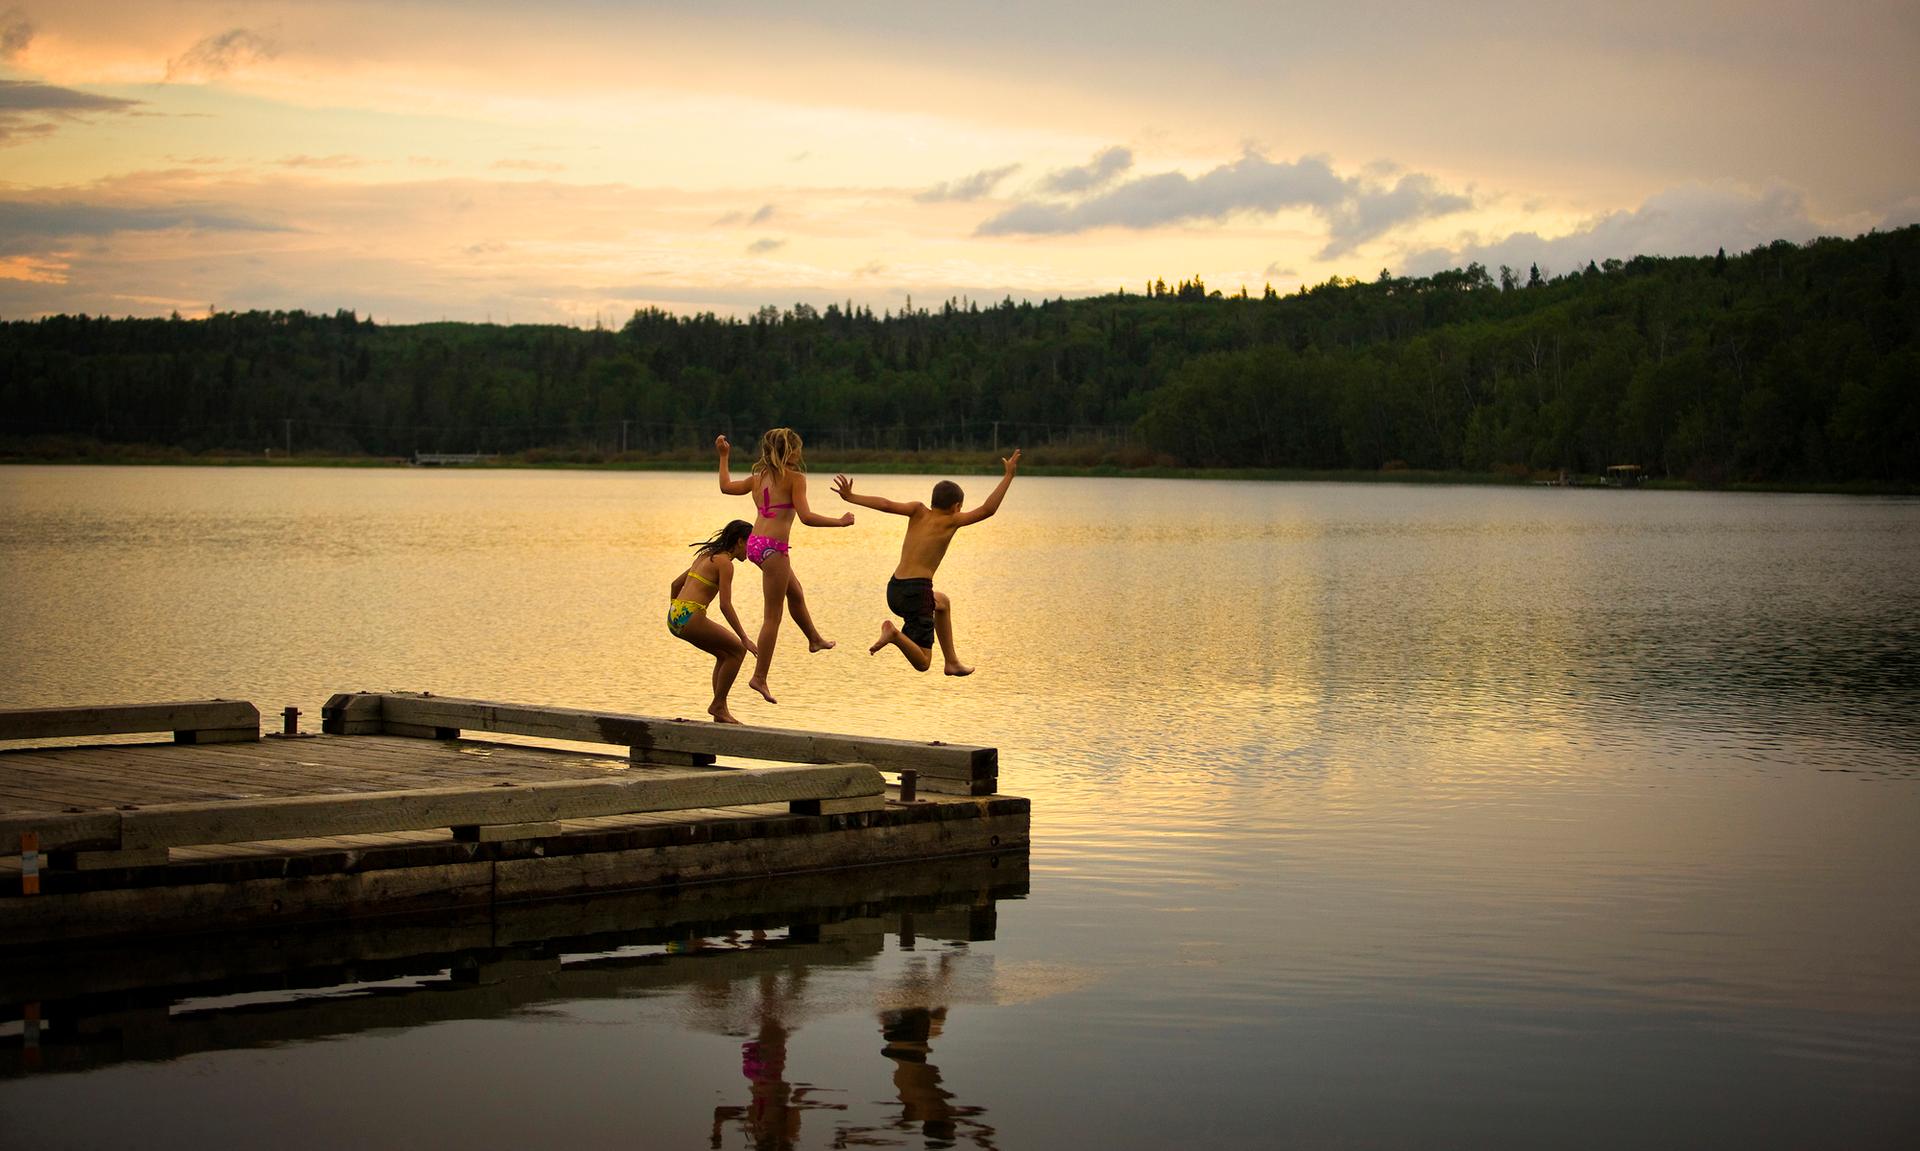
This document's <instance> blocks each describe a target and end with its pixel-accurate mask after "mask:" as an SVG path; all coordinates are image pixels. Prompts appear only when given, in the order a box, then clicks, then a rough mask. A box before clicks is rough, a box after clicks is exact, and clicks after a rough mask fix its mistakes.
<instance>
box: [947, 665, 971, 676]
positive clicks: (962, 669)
mask: <svg viewBox="0 0 1920 1151" xmlns="http://www.w3.org/2000/svg"><path fill="white" fill-rule="evenodd" d="M947 674H948V675H972V674H973V669H972V668H970V667H968V666H967V665H966V664H964V663H950V664H948V665H947Z"/></svg>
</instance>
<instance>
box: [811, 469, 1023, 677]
mask: <svg viewBox="0 0 1920 1151" xmlns="http://www.w3.org/2000/svg"><path fill="white" fill-rule="evenodd" d="M1000 464H1001V466H1002V467H1003V468H1004V469H1005V472H1006V474H1004V475H1002V476H1001V477H1000V483H999V486H997V487H995V488H994V489H993V494H991V495H989V496H988V497H987V499H986V502H985V503H983V504H981V505H980V506H979V507H977V508H974V509H973V510H972V511H961V510H960V504H961V503H962V502H963V501H964V500H965V499H966V495H965V493H963V492H962V491H961V490H960V485H959V484H956V483H954V482H953V481H952V480H941V481H940V482H939V483H937V484H935V485H933V503H932V505H931V506H929V505H927V504H922V503H911V504H903V503H900V502H898V501H895V500H889V499H882V498H881V497H879V496H863V495H855V494H854V491H853V481H852V480H850V479H848V478H847V477H845V476H835V477H833V490H835V491H837V492H839V493H840V498H841V499H843V500H845V501H847V502H848V503H850V504H859V505H860V506H861V507H863V508H872V509H874V510H875V511H881V512H892V513H893V514H894V515H897V516H906V517H907V538H906V539H905V540H903V541H902V542H901V544H900V564H899V566H898V567H896V568H894V569H893V578H892V579H890V580H888V581H887V610H889V611H891V612H893V613H894V614H896V615H898V616H899V617H900V618H901V619H902V620H904V621H905V626H904V627H895V626H894V624H893V621H892V620H887V621H886V622H884V623H882V624H881V625H880V638H879V639H877V640H875V641H874V644H873V646H872V647H870V648H868V649H867V654H869V655H871V654H873V653H874V652H876V651H879V650H880V649H881V648H883V647H886V646H887V645H888V644H892V645H893V646H894V647H897V648H899V649H900V654H901V655H904V656H906V657H907V662H908V663H910V664H912V665H913V667H914V670H915V671H925V670H927V668H929V667H931V666H932V664H933V650H932V649H933V645H934V641H935V639H936V638H937V639H938V640H939V643H940V656H941V659H942V660H943V662H944V663H945V664H946V673H947V674H948V675H972V674H973V669H972V668H970V667H968V666H967V665H965V664H963V663H961V662H960V659H959V657H958V656H956V655H954V652H953V604H952V601H950V600H948V599H947V594H946V593H945V592H937V591H934V590H933V573H934V572H935V571H936V570H937V569H938V568H939V567H940V561H941V560H942V559H943V558H945V556H946V554H947V545H948V544H950V543H952V542H953V533H954V532H957V531H959V530H960V529H961V528H963V527H966V526H967V525H968V524H977V523H979V522H980V521H981V520H984V519H986V518H987V517H988V516H990V515H992V514H993V513H995V512H997V511H999V510H1000V501H1001V500H1003V499H1005V498H1006V495H1007V487H1008V485H1010V484H1012V483H1013V473H1014V471H1015V470H1016V469H1018V468H1019V466H1020V449H1019V448H1015V449H1014V450H1013V454H1012V455H1010V456H1008V457H1007V458H1005V459H1003V460H1001V461H1000Z"/></svg>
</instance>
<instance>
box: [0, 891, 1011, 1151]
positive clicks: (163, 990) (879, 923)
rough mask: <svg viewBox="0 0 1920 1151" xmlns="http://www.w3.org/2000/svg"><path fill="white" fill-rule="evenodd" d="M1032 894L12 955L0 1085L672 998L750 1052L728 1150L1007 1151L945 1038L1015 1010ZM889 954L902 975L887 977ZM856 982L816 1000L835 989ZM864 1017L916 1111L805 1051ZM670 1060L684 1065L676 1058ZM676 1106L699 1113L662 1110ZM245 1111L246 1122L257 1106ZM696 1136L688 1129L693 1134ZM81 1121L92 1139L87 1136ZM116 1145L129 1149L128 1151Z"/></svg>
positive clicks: (739, 894) (621, 907)
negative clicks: (986, 1011) (990, 1010)
mask: <svg viewBox="0 0 1920 1151" xmlns="http://www.w3.org/2000/svg"><path fill="white" fill-rule="evenodd" d="M1026 891H1027V862H1026V858H1025V856H1024V855H1019V854H1008V855H1001V856H997V857H988V858H973V859H960V860H943V861H937V862H933V863H923V864H917V865H912V866H888V867H880V868H869V869H862V870H859V871H854V872H847V873H839V874H834V875H814V876H797V877H789V878H786V879H779V880H764V881H754V882H742V883H728V884H714V885H708V886H702V887H698V888H692V889H685V890H678V891H656V892H641V893H631V894H625V895H618V896H608V897H600V898H595V899H591V900H570V901H557V902H550V903H538V904H529V905H524V906H503V907H499V908H496V909H495V910H494V911H493V912H492V913H490V914H488V913H481V914H476V915H471V916H467V917H464V918H461V919H457V920H448V919H444V918H439V919H434V920H431V921H417V920H409V921H379V922H373V923H366V924H359V925H351V926H332V927H316V928H306V929H301V930H289V931H281V932H273V933H249V934H246V935H236V936H232V937H222V938H218V939H209V938H193V939H174V940H158V941H153V942H151V943H147V944H140V945H134V946H127V945H124V944H121V945H115V946H111V947H105V946H102V947H93V948H86V949H74V950H69V951H64V952H55V951H42V952H35V953H22V952H19V951H0V989H4V991H0V1020H7V1021H11V1022H10V1023H8V1024H7V1025H6V1026H5V1027H4V1029H0V1078H6V1079H21V1078H43V1077H46V1076H49V1075H53V1076H59V1075H66V1074H82V1075H85V1074H97V1073H100V1072H102V1071H104V1070H106V1069H109V1068H112V1067H114V1066H115V1065H118V1064H124V1063H130V1062H142V1061H169V1062H179V1061H183V1060H189V1059H191V1058H193V1057H196V1056H203V1055H206V1054H209V1053H218V1052H223V1051H239V1050H245V1049H262V1048H279V1047H283V1046H285V1045H287V1044H307V1043H313V1042H316V1041H321V1040H328V1039H338V1038H342V1037H346V1036H352V1035H358V1034H378V1033H382V1032H391V1031H393V1030H395V1029H398V1030H403V1031H404V1030H412V1029H419V1028H427V1027H433V1026H437V1025H444V1024H448V1023H451V1022H456V1021H462V1020H489V1019H493V1020H512V1019H514V1018H538V1017H542V1016H544V1015H546V1014H548V1013H550V1012H552V1011H554V1010H556V1009H560V1010H565V1011H578V1010H581V1009H582V1007H583V1005H589V1004H592V1003H596V1002H602V1003H634V1002H653V1003H662V1002H671V1003H676V1004H680V1005H681V1006H680V1007H679V1008H678V1016H679V1018H680V1020H681V1021H682V1023H684V1024H685V1025H687V1026H688V1027H689V1028H690V1029H692V1030H695V1031H700V1032H705V1033H708V1034H714V1035H724V1036H729V1037H735V1038H738V1039H740V1040H741V1043H740V1046H739V1048H738V1053H739V1055H738V1058H739V1072H740V1075H741V1076H742V1077H744V1078H745V1080H746V1086H745V1088H744V1090H743V1091H742V1092H741V1094H742V1095H743V1096H744V1099H743V1101H741V1102H738V1103H729V1104H723V1105H719V1106H715V1107H713V1108H712V1122H711V1139H712V1145H713V1146H714V1147H720V1146H722V1145H723V1142H724V1141H725V1138H726V1136H727V1135H728V1133H729V1132H733V1133H736V1134H738V1135H740V1136H741V1137H743V1138H744V1139H745V1141H746V1145H747V1146H751V1147H754V1148H790V1147H795V1146H798V1145H800V1140H801V1136H802V1124H803V1120H805V1119H806V1118H807V1117H808V1116H809V1115H811V1114H812V1113H815V1112H820V1113H821V1119H822V1120H825V1121H828V1122H831V1124H832V1130H831V1133H830V1134H829V1133H828V1132H825V1131H822V1132H816V1133H815V1134H814V1136H813V1138H814V1141H815V1142H820V1141H822V1140H823V1139H825V1138H831V1139H832V1140H833V1142H834V1143H835V1145H841V1146H844V1145H848V1144H849V1143H861V1142H869V1141H871V1137H872V1136H874V1135H876V1134H877V1133H879V1132H882V1131H888V1130H896V1131H897V1130H904V1129H907V1128H916V1129H919V1130H921V1131H923V1132H924V1134H925V1138H926V1140H927V1142H928V1145H929V1146H941V1145H945V1141H950V1140H951V1139H952V1138H954V1137H956V1135H958V1136H961V1137H964V1138H967V1139H969V1140H971V1141H972V1142H974V1143H975V1144H976V1145H978V1146H982V1147H990V1146H992V1142H991V1137H992V1134H993V1129H992V1128H991V1127H990V1126H989V1125H988V1124H987V1123H986V1121H985V1115H986V1112H987V1108H986V1106H985V1105H984V1104H982V1103H980V1102H977V1101H975V1102H970V1103H965V1104H962V1103H959V1102H957V1101H955V1100H954V1098H953V1096H952V1094H951V1093H950V1092H949V1091H947V1090H946V1089H945V1088H944V1087H942V1085H941V1082H940V1071H939V1069H938V1066H937V1065H936V1064H935V1062H934V1060H933V1048H932V1042H933V1040H934V1039H935V1038H937V1037H938V1036H939V1035H940V1033H941V1031H942V1029H943V1028H944V1027H945V1026H946V1024H947V1022H948V1013H949V1011H950V1010H951V1009H952V1007H953V1006H954V1004H955V1003H957V1002H961V1001H965V1000H968V999H971V1000H972V1001H974V1002H979V1003H988V1002H991V1001H992V1000H993V999H994V997H995V992H994V990H993V986H992V984H993V971H992V965H991V961H990V960H988V959H987V958H986V957H984V956H981V957H975V956H974V955H973V954H972V951H971V948H972V947H973V945H975V944H978V943H981V942H985V941H988V940H992V939H994V938H995V935H996V932H997V924H998V911H997V905H998V903H999V902H1000V901H1001V900H1005V899H1019V898H1023V897H1024V896H1025V894H1026ZM889 958H891V959H893V960H896V961H897V962H888V960H889ZM835 971H846V972H848V973H849V974H853V975H855V976H856V978H857V980H859V981H869V980H870V981H872V982H871V986H872V987H873V988H875V990H874V991H873V992H872V993H871V994H870V995H863V994H861V993H859V992H857V991H856V992H852V993H850V992H849V991H848V988H847V984H846V981H844V980H840V981H835V982H834V983H833V984H832V985H830V986H828V987H826V988H824V989H822V990H820V991H818V992H816V985H817V984H818V983H819V981H820V980H821V978H822V976H823V974H824V973H829V972H835ZM848 1013H861V1014H864V1015H865V1016H866V1017H867V1018H869V1019H871V1020H875V1021H876V1024H875V1025H876V1026H878V1028H879V1029H880V1031H881V1033H882V1036H883V1039H884V1046H883V1048H882V1050H881V1051H880V1052H879V1054H878V1055H877V1056H869V1057H868V1058H870V1059H872V1060H873V1061H874V1062H884V1063H885V1064H887V1065H889V1066H890V1067H891V1071H890V1072H889V1074H890V1075H891V1078H892V1080H893V1082H894V1084H895V1087H896V1092H897V1099H896V1100H895V1101H894V1104H893V1106H892V1107H891V1108H880V1109H878V1110H877V1111H876V1109H875V1108H874V1107H872V1106H869V1105H866V1101H865V1100H863V1099H862V1100H856V1101H855V1102H854V1103H852V1104H850V1103H849V1102H848V1090H847V1087H848V1086H849V1085H848V1084H846V1083H835V1082H833V1080H834V1079H835V1078H836V1077H837V1076H838V1075H840V1074H844V1073H845V1068H844V1067H843V1066H841V1065H839V1064H830V1065H827V1066H821V1067H817V1068H813V1069H811V1070H812V1073H814V1074H823V1075H825V1076H826V1081H825V1082H810V1081H805V1080H803V1079H797V1078H796V1077H798V1076H802V1075H805V1074H807V1073H808V1069H806V1068H802V1067H801V1066H799V1064H798V1062H797V1061H796V1060H795V1059H794V1058H793V1057H792V1055H791V1053H790V1052H791V1047H792V1043H793V1040H794V1038H795V1036H796V1035H798V1034H799V1033H800V1032H802V1030H803V1029H804V1028H805V1027H806V1025H807V1024H808V1023H809V1022H810V1021H813V1020H819V1019H825V1018H831V1017H833V1016H836V1015H845V1014H848ZM656 1057H657V1058H674V1059H679V1058H683V1057H682V1056H681V1055H678V1054H674V1055H668V1054H665V1053H661V1054H659V1055H658V1056H656ZM648 1098H649V1103H650V1105H652V1106H655V1107H661V1108H675V1107H685V1106H689V1105H692V1104H691V1103H690V1101H689V1100H685V1099H674V1098H669V1097H663V1096H660V1095H658V1094H657V1093H653V1092H649V1093H648ZM233 1105H234V1106H236V1107H238V1108H239V1109H241V1110H243V1111H244V1110H245V1109H246V1107H247V1104H246V1103H245V1101H236V1102H235V1103H234V1104H233ZM683 1118H684V1117H683ZM86 1126H87V1125H86V1123H85V1122H81V1123H80V1129H81V1130H84V1129H86ZM109 1141H110V1140H109Z"/></svg>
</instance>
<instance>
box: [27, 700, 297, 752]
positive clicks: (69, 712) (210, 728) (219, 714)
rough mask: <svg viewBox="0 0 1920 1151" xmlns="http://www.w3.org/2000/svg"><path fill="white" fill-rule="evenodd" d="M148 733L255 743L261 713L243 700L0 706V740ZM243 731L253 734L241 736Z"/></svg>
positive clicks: (189, 739)
mask: <svg viewBox="0 0 1920 1151" xmlns="http://www.w3.org/2000/svg"><path fill="white" fill-rule="evenodd" d="M152 731H170V732H172V733H173V736H174V739H175V740H176V741H178V742H181V743H213V742H222V741H226V740H233V739H259V738H260V711H259V709H258V708H256V707H254V706H253V705H252V704H251V703H248V702H246V701H245V700H233V699H204V700H183V701H179V702H175V703H137V704H112V705H107V706H100V707H37V708H0V739H70V738H72V737H74V736H85V735H131V734H137V733H143V732H152ZM248 731H251V732H252V734H251V735H245V734H242V733H244V732H248Z"/></svg>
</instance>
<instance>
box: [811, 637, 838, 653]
mask: <svg viewBox="0 0 1920 1151" xmlns="http://www.w3.org/2000/svg"><path fill="white" fill-rule="evenodd" d="M838 643H839V641H838V640H831V639H810V640H808V641H807V651H808V652H816V651H825V650H827V649H828V648H830V647H834V646H837V644H838Z"/></svg>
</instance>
